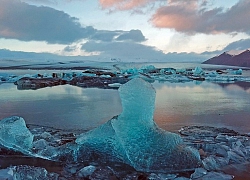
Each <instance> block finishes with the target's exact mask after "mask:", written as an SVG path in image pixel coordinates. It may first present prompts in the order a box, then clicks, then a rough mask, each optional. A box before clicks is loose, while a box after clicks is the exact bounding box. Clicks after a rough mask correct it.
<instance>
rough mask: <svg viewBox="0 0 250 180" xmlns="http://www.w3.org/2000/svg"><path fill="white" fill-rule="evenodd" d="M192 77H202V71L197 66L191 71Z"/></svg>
mask: <svg viewBox="0 0 250 180" xmlns="http://www.w3.org/2000/svg"><path fill="white" fill-rule="evenodd" d="M193 73H194V75H203V74H204V71H203V69H202V68H201V67H199V66H197V67H195V69H194V70H193Z"/></svg>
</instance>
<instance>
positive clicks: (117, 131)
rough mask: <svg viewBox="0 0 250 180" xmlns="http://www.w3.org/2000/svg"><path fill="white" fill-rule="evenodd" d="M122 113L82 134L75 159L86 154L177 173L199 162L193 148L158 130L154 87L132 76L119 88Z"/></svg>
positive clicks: (133, 165) (169, 133)
mask: <svg viewBox="0 0 250 180" xmlns="http://www.w3.org/2000/svg"><path fill="white" fill-rule="evenodd" d="M119 93H120V97H121V102H122V107H123V112H122V113H121V114H120V115H119V116H116V117H114V118H113V119H111V120H109V121H108V122H106V123H105V124H103V125H101V126H100V127H97V128H96V129H93V130H91V131H89V132H87V133H84V134H81V135H80V136H79V137H78V138H77V139H76V143H77V144H78V145H79V148H78V151H77V152H76V157H77V160H83V159H84V158H86V155H87V154H89V155H92V156H95V158H97V157H98V158H101V159H106V160H111V161H120V162H124V163H127V164H129V165H131V166H132V167H134V168H135V169H136V170H138V171H144V172H145V171H146V172H150V171H154V172H178V171H183V170H184V171H185V170H191V169H194V168H195V167H197V166H198V165H199V163H200V155H199V152H198V151H197V150H196V149H193V148H191V147H188V146H186V145H184V144H183V140H182V138H181V137H180V136H179V135H178V134H175V133H171V132H167V131H164V130H162V129H160V128H159V127H158V126H157V125H156V124H155V122H154V120H153V114H154V107H155V106H154V104H155V94H156V93H155V90H154V88H153V87H152V85H151V84H150V83H148V82H146V81H144V80H142V79H139V78H135V79H132V80H131V81H129V82H128V83H126V84H124V85H122V86H121V87H120V88H119Z"/></svg>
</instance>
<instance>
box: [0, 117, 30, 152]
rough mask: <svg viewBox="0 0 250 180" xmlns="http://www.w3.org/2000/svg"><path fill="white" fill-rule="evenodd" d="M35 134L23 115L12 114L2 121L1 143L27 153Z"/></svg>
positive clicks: (0, 130)
mask: <svg viewBox="0 0 250 180" xmlns="http://www.w3.org/2000/svg"><path fill="white" fill-rule="evenodd" d="M33 137H34V136H33V135H32V134H31V132H30V131H29V130H28V128H27V127H26V124H25V121H24V119H23V118H21V117H17V116H12V117H9V118H5V119H2V120H1V121H0V144H1V145H3V146H4V147H6V148H8V149H12V150H17V151H20V152H23V153H27V152H28V151H29V150H30V149H31V148H32V142H33Z"/></svg>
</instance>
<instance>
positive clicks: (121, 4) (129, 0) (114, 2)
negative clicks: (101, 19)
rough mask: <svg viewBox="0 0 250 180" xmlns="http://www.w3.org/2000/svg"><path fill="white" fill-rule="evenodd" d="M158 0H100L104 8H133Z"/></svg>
mask: <svg viewBox="0 0 250 180" xmlns="http://www.w3.org/2000/svg"><path fill="white" fill-rule="evenodd" d="M155 1H157V0H99V2H100V4H101V6H102V7H103V8H104V9H115V10H131V9H134V8H139V7H143V6H145V5H147V4H149V3H152V2H155Z"/></svg>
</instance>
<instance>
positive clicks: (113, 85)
mask: <svg viewBox="0 0 250 180" xmlns="http://www.w3.org/2000/svg"><path fill="white" fill-rule="evenodd" d="M121 85H122V84H121V83H112V84H108V86H109V87H120V86H121Z"/></svg>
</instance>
